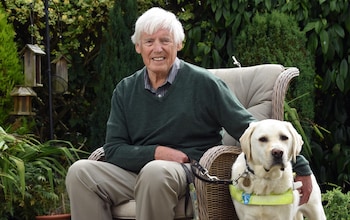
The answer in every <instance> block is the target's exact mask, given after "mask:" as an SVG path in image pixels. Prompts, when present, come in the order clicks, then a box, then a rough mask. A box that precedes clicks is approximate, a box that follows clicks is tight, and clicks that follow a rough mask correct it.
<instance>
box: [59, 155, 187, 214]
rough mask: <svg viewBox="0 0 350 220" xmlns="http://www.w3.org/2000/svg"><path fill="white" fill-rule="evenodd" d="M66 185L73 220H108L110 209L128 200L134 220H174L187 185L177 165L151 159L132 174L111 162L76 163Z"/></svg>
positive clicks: (90, 161) (87, 161) (183, 173)
mask: <svg viewBox="0 0 350 220" xmlns="http://www.w3.org/2000/svg"><path fill="white" fill-rule="evenodd" d="M66 186H67V192H68V195H69V198H70V205H71V214H72V220H90V219H91V220H105V219H109V220H111V219H112V214H111V209H112V207H113V206H116V205H118V204H121V203H123V202H126V201H128V200H131V199H135V201H136V219H137V220H173V219H174V216H175V213H174V209H175V207H176V205H177V203H178V200H179V198H181V197H182V196H184V195H185V193H186V187H187V183H186V174H185V172H184V170H183V167H182V166H181V164H179V163H176V162H170V161H163V160H154V161H151V162H149V163H148V164H146V165H145V166H144V167H143V168H142V170H141V171H140V173H139V174H135V173H133V172H129V171H126V170H124V169H122V168H120V167H117V166H115V165H113V164H110V163H106V162H101V161H94V160H79V161H77V162H75V163H74V164H73V165H72V166H71V167H70V168H69V170H68V174H67V177H66Z"/></svg>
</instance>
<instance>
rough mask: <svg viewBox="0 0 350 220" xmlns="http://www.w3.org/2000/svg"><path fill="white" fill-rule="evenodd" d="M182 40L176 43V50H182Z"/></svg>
mask: <svg viewBox="0 0 350 220" xmlns="http://www.w3.org/2000/svg"><path fill="white" fill-rule="evenodd" d="M182 46H183V45H182V42H181V43H178V44H177V51H180V50H182Z"/></svg>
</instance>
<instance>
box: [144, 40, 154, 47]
mask: <svg viewBox="0 0 350 220" xmlns="http://www.w3.org/2000/svg"><path fill="white" fill-rule="evenodd" d="M152 43H153V41H151V40H147V41H145V42H144V44H145V45H147V46H150V45H152Z"/></svg>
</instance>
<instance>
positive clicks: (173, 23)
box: [131, 7, 185, 44]
mask: <svg viewBox="0 0 350 220" xmlns="http://www.w3.org/2000/svg"><path fill="white" fill-rule="evenodd" d="M160 29H165V30H169V32H170V33H171V34H173V37H174V42H175V43H176V44H181V43H182V42H183V41H184V39H185V33H184V29H183V27H182V24H181V22H180V21H179V20H178V19H177V18H176V16H175V14H173V13H171V12H169V11H166V10H164V9H162V8H158V7H154V8H151V9H149V10H147V11H146V12H145V13H143V14H142V15H141V16H140V17H139V18H138V19H137V21H136V23H135V32H134V34H133V35H132V36H131V40H132V42H133V43H134V44H137V43H139V42H140V40H141V39H140V38H141V33H143V32H144V33H146V34H153V33H155V32H157V31H158V30H160Z"/></svg>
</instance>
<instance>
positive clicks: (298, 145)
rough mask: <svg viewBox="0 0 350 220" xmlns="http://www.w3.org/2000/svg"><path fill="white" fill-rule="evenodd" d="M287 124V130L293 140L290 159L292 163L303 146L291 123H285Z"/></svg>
mask: <svg viewBox="0 0 350 220" xmlns="http://www.w3.org/2000/svg"><path fill="white" fill-rule="evenodd" d="M285 123H286V124H287V128H288V130H289V132H290V133H291V135H292V138H293V148H292V157H293V161H294V162H296V157H297V155H298V154H299V153H300V152H301V148H302V146H303V144H304V141H303V139H302V138H301V135H300V134H299V133H298V132H297V130H296V129H295V128H294V127H293V125H292V123H290V122H285Z"/></svg>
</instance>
